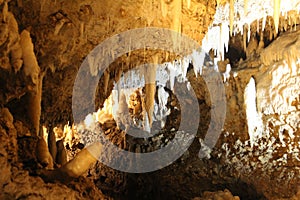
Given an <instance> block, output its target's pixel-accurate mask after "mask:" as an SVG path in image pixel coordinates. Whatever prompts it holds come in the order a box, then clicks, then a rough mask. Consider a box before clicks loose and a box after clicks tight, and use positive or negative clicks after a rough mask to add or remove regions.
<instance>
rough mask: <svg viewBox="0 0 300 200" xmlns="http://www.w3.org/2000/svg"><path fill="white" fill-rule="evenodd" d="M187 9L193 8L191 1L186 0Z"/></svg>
mask: <svg viewBox="0 0 300 200" xmlns="http://www.w3.org/2000/svg"><path fill="white" fill-rule="evenodd" d="M186 4H187V8H188V9H190V7H191V0H186Z"/></svg>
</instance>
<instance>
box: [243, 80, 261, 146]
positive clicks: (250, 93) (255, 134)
mask: <svg viewBox="0 0 300 200" xmlns="http://www.w3.org/2000/svg"><path fill="white" fill-rule="evenodd" d="M244 101H245V102H244V105H245V110H246V116H247V124H248V134H249V137H250V145H251V147H253V145H254V143H255V141H256V139H257V138H260V137H261V136H262V130H263V128H262V127H263V123H262V120H261V117H260V116H259V114H258V112H257V104H256V84H255V80H254V78H253V77H251V78H250V80H249V83H248V84H247V86H246V88H245V92H244Z"/></svg>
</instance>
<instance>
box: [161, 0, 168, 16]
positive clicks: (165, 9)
mask: <svg viewBox="0 0 300 200" xmlns="http://www.w3.org/2000/svg"><path fill="white" fill-rule="evenodd" d="M160 7H161V13H162V16H163V17H164V18H166V17H167V14H168V7H167V5H166V3H165V1H164V0H160Z"/></svg>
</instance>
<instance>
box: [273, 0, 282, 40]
mask: <svg viewBox="0 0 300 200" xmlns="http://www.w3.org/2000/svg"><path fill="white" fill-rule="evenodd" d="M280 3H281V0H274V13H273V19H274V26H275V33H276V35H277V33H278V26H279V18H280Z"/></svg>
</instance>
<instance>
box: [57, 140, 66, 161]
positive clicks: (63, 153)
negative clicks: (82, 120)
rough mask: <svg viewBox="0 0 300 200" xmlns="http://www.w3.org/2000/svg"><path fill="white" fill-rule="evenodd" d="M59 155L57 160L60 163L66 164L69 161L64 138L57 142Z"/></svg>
mask: <svg viewBox="0 0 300 200" xmlns="http://www.w3.org/2000/svg"><path fill="white" fill-rule="evenodd" d="M56 148H57V155H56V158H55V161H56V163H57V164H59V165H64V164H66V163H67V152H66V149H65V146H64V140H63V139H62V140H59V141H57V142H56Z"/></svg>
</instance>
